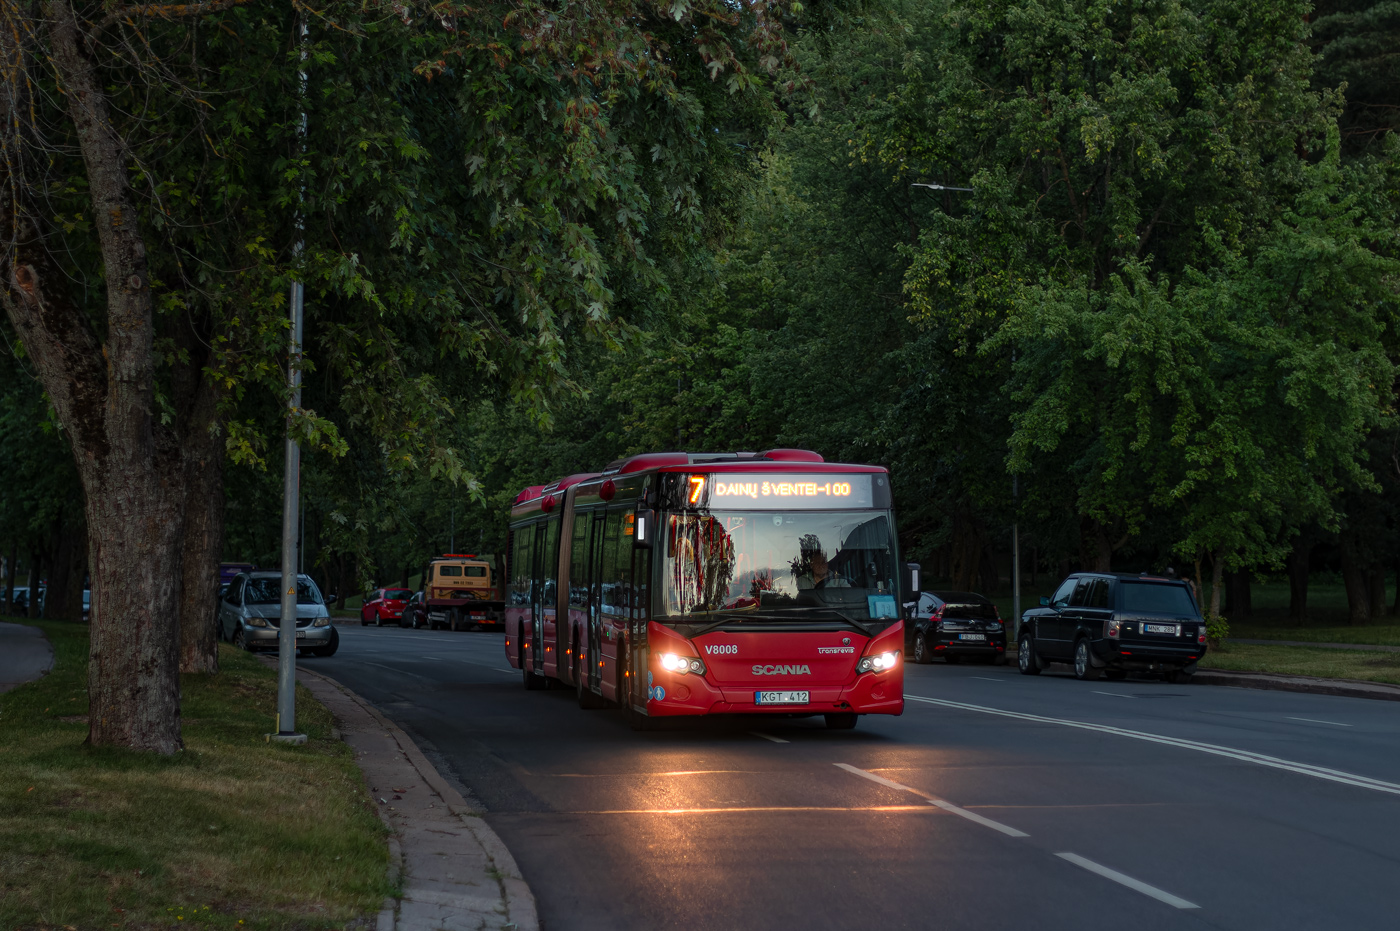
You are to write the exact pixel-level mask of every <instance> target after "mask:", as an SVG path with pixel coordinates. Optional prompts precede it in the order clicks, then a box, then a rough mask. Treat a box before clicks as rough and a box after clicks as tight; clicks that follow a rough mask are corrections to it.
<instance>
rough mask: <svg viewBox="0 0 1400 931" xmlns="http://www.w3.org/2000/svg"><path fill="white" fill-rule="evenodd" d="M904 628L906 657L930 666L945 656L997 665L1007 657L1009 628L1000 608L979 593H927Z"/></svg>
mask: <svg viewBox="0 0 1400 931" xmlns="http://www.w3.org/2000/svg"><path fill="white" fill-rule="evenodd" d="M906 607H908V608H912V609H913V610H911V611H910V612H909V619H908V620H907V621H906V622H905V625H904V637H905V640H907V641H908V642H907V643H906V644H905V654H904V655H905V656H908V657H910V658H911V659H912V660H913V661H914V662H916V663H929V662H932V661H933V658H934V657H935V656H941V657H943V659H944V660H945V661H947V662H949V663H956V662H957V661H958V660H959V659H961V658H962V657H964V656H969V657H977V658H979V659H982V660H984V661H987V662H996V661H997V660H999V659H1002V658H1004V657H1005V656H1006V628H1005V627H1004V626H1003V625H1002V623H1001V615H1000V614H999V613H997V608H996V605H994V604H992V603H991V602H990V601H988V600H987V599H986V598H984V597H982V596H981V595H978V594H976V593H975V592H924V593H923V594H922V595H920V596H919V602H918V605H917V606H915V605H907V606H906Z"/></svg>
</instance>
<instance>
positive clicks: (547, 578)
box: [482, 520, 559, 605]
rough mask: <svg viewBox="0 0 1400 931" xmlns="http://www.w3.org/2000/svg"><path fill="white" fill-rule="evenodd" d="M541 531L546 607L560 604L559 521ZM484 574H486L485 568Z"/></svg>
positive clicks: (551, 523)
mask: <svg viewBox="0 0 1400 931" xmlns="http://www.w3.org/2000/svg"><path fill="white" fill-rule="evenodd" d="M540 529H541V530H543V532H544V564H543V565H542V566H540V577H541V579H542V580H543V583H544V590H543V592H542V597H543V598H544V603H545V605H553V604H558V601H557V594H556V590H557V586H558V582H559V579H558V576H559V521H557V520H552V521H550V522H549V523H547V524H545V525H544V527H542V528H540ZM537 532H538V531H537ZM482 573H483V574H485V569H484V567H483V569H482Z"/></svg>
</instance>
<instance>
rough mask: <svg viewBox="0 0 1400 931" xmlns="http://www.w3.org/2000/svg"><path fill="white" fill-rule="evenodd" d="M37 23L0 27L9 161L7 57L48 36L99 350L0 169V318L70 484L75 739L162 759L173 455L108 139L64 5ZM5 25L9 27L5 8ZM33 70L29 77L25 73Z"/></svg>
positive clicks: (18, 133) (123, 188)
mask: <svg viewBox="0 0 1400 931" xmlns="http://www.w3.org/2000/svg"><path fill="white" fill-rule="evenodd" d="M43 12H44V22H43V23H42V24H41V23H39V22H36V21H31V22H27V23H19V24H17V28H15V29H8V28H7V29H0V33H3V34H0V52H3V53H4V54H5V55H7V56H8V57H9V62H10V63H11V67H10V77H9V81H8V86H7V87H5V88H4V91H5V94H4V100H3V101H0V110H4V111H7V112H0V117H3V118H4V121H3V130H0V131H3V132H5V133H7V134H9V137H10V139H9V141H10V142H11V143H13V144H14V148H15V149H17V150H22V149H24V147H25V145H27V142H28V140H26V139H25V138H23V134H24V133H25V131H26V130H25V127H27V126H29V122H28V116H27V105H26V99H27V98H26V97H25V94H26V93H27V84H26V83H25V79H24V72H25V70H26V67H27V66H28V64H29V63H30V62H32V61H33V59H35V58H37V57H38V54H37V53H35V51H34V50H30V49H27V48H24V47H22V46H20V45H18V43H26V42H29V41H32V40H33V38H34V37H37V36H40V35H46V37H47V38H48V40H49V41H48V49H47V56H46V58H47V64H48V66H51V67H52V68H53V69H54V71H55V73H56V75H57V78H58V81H59V85H60V87H61V88H62V90H63V97H62V100H63V103H64V105H65V106H66V107H67V108H68V116H69V119H70V120H71V121H72V128H73V130H74V133H75V135H76V138H77V142H78V147H79V149H80V150H81V152H82V156H83V162H84V165H85V167H86V179H85V181H86V187H87V191H88V197H89V199H90V202H91V206H92V212H91V221H92V223H93V225H94V227H95V228H96V231H97V239H98V244H99V246H100V249H101V257H102V276H103V279H104V280H105V282H106V292H107V307H106V311H107V313H106V321H105V328H104V331H105V333H106V341H105V343H102V342H100V341H99V340H98V337H97V335H96V333H95V332H94V330H93V328H92V325H91V323H90V322H89V319H88V317H87V315H86V313H85V312H84V311H83V309H82V308H80V307H79V306H77V305H76V303H75V302H74V300H73V298H72V295H71V294H70V293H69V292H68V291H67V286H66V280H67V279H66V276H65V274H64V272H63V269H62V268H61V266H60V265H59V263H58V262H57V261H56V260H55V258H54V257H53V256H52V255H51V254H50V252H49V251H48V248H49V247H48V240H47V238H46V237H45V235H44V230H43V228H42V227H41V226H40V225H39V221H38V220H36V218H37V217H40V216H43V213H42V212H41V211H38V210H35V209H33V208H32V207H31V206H30V205H31V201H30V200H29V194H30V192H32V191H35V190H40V189H42V180H41V179H26V178H25V177H23V175H22V174H21V172H23V171H24V170H25V167H26V166H25V164H24V163H23V162H19V161H9V162H7V163H5V164H4V165H0V172H3V175H2V176H0V182H3V188H4V196H3V197H0V233H3V234H4V236H5V241H6V242H7V245H8V248H7V250H6V252H5V253H4V254H3V265H2V266H0V272H3V283H4V286H5V288H6V293H5V295H4V304H5V311H6V313H7V314H8V316H9V318H10V321H11V323H12V324H13V325H14V328H15V330H16V332H17V333H18V334H19V336H20V339H22V340H23V341H24V346H25V350H26V352H27V353H28V355H29V357H30V359H31V360H32V362H33V365H34V368H35V370H36V371H37V373H38V375H39V378H40V380H41V382H42V383H43V386H44V389H45V391H46V392H47V394H48V396H49V400H50V402H51V403H52V404H53V407H54V410H55V412H56V413H57V415H58V419H59V421H60V422H61V423H62V425H63V427H64V430H65V432H66V433H67V435H68V438H69V441H70V443H71V444H72V447H73V454H74V458H75V460H76V461H77V466H78V475H79V478H80V480H81V482H82V485H83V492H84V498H85V508H86V516H87V526H88V532H89V554H88V562H89V564H90V565H91V567H92V599H93V618H94V623H93V624H92V628H91V630H92V637H91V646H90V654H89V670H88V693H89V702H90V715H89V729H88V740H89V742H90V743H91V744H93V745H95V746H101V745H110V746H122V747H127V748H130V749H136V750H151V751H156V752H159V753H167V754H168V753H173V752H175V751H176V750H178V749H180V747H181V742H180V679H179V674H178V673H179V629H178V608H179V587H180V559H179V543H180V536H181V527H182V510H183V506H184V503H185V498H184V488H183V484H184V482H183V474H182V470H181V468H180V465H181V459H180V452H179V443H178V442H177V441H176V440H175V439H174V437H173V436H171V435H170V433H169V431H168V430H167V429H166V428H165V427H164V426H163V425H162V424H161V423H159V422H158V421H157V420H156V419H155V415H154V408H155V394H154V388H155V355H154V323H153V302H152V299H151V293H150V285H149V274H148V270H147V262H146V247H145V242H144V240H143V239H142V235H141V231H140V229H139V222H138V220H139V217H138V213H137V211H136V209H135V204H134V201H133V199H132V196H131V191H130V186H129V178H128V173H127V160H126V152H125V145H124V143H123V140H122V139H121V137H120V136H119V135H118V133H117V131H116V130H115V128H114V126H113V124H112V120H111V116H110V111H109V105H108V101H107V98H106V95H105V93H104V91H103V86H102V82H101V79H100V77H99V76H98V74H97V72H96V67H95V65H94V63H93V60H92V58H91V57H90V53H89V51H88V48H89V46H88V43H87V37H86V36H84V35H83V34H82V30H81V27H80V26H79V24H78V19H77V16H76V14H75V12H74V10H73V7H72V5H71V4H70V3H69V2H67V0H47V2H45V3H44V4H43ZM8 15H9V16H10V17H11V18H12V19H13V18H17V17H23V16H24V15H26V14H25V12H24V9H23V8H20V7H17V6H13V5H12V6H11V7H10V8H9V11H8ZM33 66H34V67H38V65H37V64H34V65H33Z"/></svg>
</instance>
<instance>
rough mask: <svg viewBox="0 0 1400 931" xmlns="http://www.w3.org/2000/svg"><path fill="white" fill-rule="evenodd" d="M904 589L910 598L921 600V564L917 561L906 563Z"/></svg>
mask: <svg viewBox="0 0 1400 931" xmlns="http://www.w3.org/2000/svg"><path fill="white" fill-rule="evenodd" d="M904 589H905V591H906V592H907V593H908V597H909V598H910V599H912V600H913V601H915V602H917V601H918V600H919V564H918V563H916V562H907V563H905V564H904Z"/></svg>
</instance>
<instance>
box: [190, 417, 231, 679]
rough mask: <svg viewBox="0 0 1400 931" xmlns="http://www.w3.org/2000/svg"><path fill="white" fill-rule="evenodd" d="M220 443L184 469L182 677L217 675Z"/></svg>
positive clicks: (221, 513)
mask: <svg viewBox="0 0 1400 931" xmlns="http://www.w3.org/2000/svg"><path fill="white" fill-rule="evenodd" d="M221 440H222V437H219V436H217V435H216V436H215V438H214V442H212V443H209V444H206V448H205V449H204V450H202V451H201V452H202V453H203V455H200V456H196V455H190V454H187V456H186V460H187V461H186V464H185V480H186V488H185V527H184V531H185V533H184V545H183V546H182V547H181V553H180V555H181V586H180V671H181V672H182V673H190V672H199V673H216V672H218V671H219V638H218V635H217V633H216V631H215V628H214V615H215V612H216V610H217V606H216V605H215V601H216V600H217V599H218V593H219V557H220V556H221V555H222V552H223V547H224V451H223V448H222V442H221ZM209 446H212V447H213V449H212V450H211V449H209V448H208V447H209Z"/></svg>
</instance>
